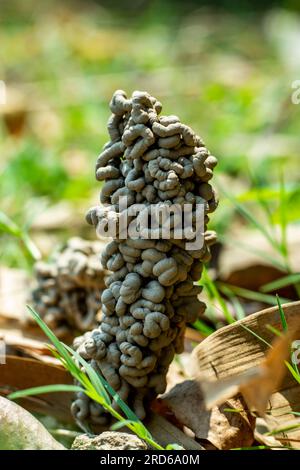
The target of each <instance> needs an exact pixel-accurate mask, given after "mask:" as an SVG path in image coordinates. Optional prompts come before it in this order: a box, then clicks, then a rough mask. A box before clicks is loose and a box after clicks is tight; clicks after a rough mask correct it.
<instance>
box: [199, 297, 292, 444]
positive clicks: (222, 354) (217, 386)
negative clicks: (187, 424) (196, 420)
mask: <svg viewBox="0 0 300 470" xmlns="http://www.w3.org/2000/svg"><path fill="white" fill-rule="evenodd" d="M283 309H284V313H285V317H286V320H287V324H288V329H289V332H290V333H291V334H292V335H293V336H294V335H295V336H294V337H295V338H297V337H300V335H299V333H300V332H299V326H300V325H299V323H300V302H293V303H290V304H287V305H283ZM268 325H271V326H273V327H274V328H277V329H279V330H282V325H281V319H280V314H279V311H278V308H277V307H273V308H269V309H266V310H263V311H261V312H257V313H255V314H252V315H250V316H248V317H246V318H244V319H243V320H240V321H238V322H236V323H234V324H231V325H228V326H226V327H224V328H221V329H220V330H218V331H217V332H215V333H213V334H212V335H211V336H209V337H208V338H207V339H205V340H204V341H203V342H202V343H200V344H199V345H198V346H197V347H196V348H195V350H194V352H193V360H194V365H195V371H194V372H196V375H197V376H198V375H199V376H202V377H205V378H206V380H208V381H215V383H214V384H213V385H212V386H211V387H210V390H211V397H212V398H217V395H220V394H222V393H223V400H224V399H225V397H228V394H229V390H230V387H231V390H230V394H232V393H234V391H237V390H241V387H242V388H243V386H245V384H246V389H244V395H245V397H246V399H247V401H248V402H249V404H250V405H251V406H252V407H255V408H256V409H257V410H258V411H259V412H260V413H262V412H263V410H265V407H266V403H267V410H266V412H267V414H268V418H270V417H272V418H274V419H275V420H276V426H277V427H281V428H282V427H284V426H285V423H287V422H290V421H294V422H295V421H296V417H295V415H294V414H293V412H294V411H299V409H300V393H299V391H300V389H299V384H298V383H297V382H296V381H295V379H294V378H293V377H292V375H291V374H290V373H287V374H286V375H285V376H284V378H283V375H284V373H285V365H284V359H286V358H287V357H288V355H289V349H288V346H287V345H288V344H289V342H290V340H291V339H290V338H288V336H285V337H284V338H282V339H280V340H278V342H276V344H275V345H274V346H275V347H274V348H273V349H272V351H270V349H269V346H268V345H267V344H265V343H264V342H262V341H260V340H259V339H258V338H257V337H255V336H254V335H253V333H255V334H256V335H259V336H260V337H261V338H263V339H264V340H265V341H267V342H268V343H271V342H272V341H273V340H274V334H273V333H272V332H271V331H270V329H269V328H268ZM249 330H251V332H252V333H251V332H250V331H249ZM282 378H283V381H282ZM281 381H282V384H281V385H279V383H280V382H281ZM247 384H248V385H249V384H251V387H252V388H251V387H250V386H247ZM204 386H205V384H204ZM226 389H227V391H228V393H227V392H226V394H225V393H224V390H225V391H226ZM274 389H275V392H274V393H272V390H274ZM271 393H272V394H271ZM213 395H214V397H213ZM212 401H213V400H212ZM289 435H290V433H289ZM291 436H293V439H296V440H297V439H300V430H299V429H298V430H294V431H293V433H291Z"/></svg>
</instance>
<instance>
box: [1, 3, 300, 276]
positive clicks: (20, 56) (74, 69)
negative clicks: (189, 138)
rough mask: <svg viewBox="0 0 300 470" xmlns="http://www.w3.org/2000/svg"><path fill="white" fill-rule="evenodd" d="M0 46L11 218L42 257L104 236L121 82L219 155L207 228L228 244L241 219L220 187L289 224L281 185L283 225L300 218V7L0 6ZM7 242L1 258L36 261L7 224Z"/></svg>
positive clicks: (4, 177) (5, 188)
mask: <svg viewBox="0 0 300 470" xmlns="http://www.w3.org/2000/svg"><path fill="white" fill-rule="evenodd" d="M0 45H1V47H0V80H3V81H4V82H5V84H6V86H7V103H6V104H5V105H2V106H0V117H1V120H0V142H1V144H0V145H1V147H0V150H1V152H0V199H1V211H2V212H3V213H5V214H6V215H7V216H9V218H10V219H11V220H12V221H13V222H14V223H16V224H17V226H18V227H21V229H22V230H23V229H24V230H30V233H31V235H32V237H33V239H34V240H35V241H36V243H37V245H38V247H39V248H40V249H41V251H42V253H43V254H45V255H47V254H48V253H49V252H50V251H51V249H52V248H53V247H54V246H55V245H56V244H57V242H59V241H61V240H64V239H65V238H66V237H68V236H70V235H78V234H79V235H84V236H87V237H89V238H94V237H95V235H94V230H93V229H91V228H89V227H88V226H87V225H86V223H85V221H84V214H85V212H86V210H87V209H88V208H89V207H90V206H91V205H95V203H96V202H97V200H98V192H99V186H98V184H97V183H96V181H95V179H94V164H95V160H96V157H97V154H98V153H99V152H100V150H101V147H102V145H103V144H104V143H105V142H106V140H107V131H106V121H107V118H108V115H109V110H108V101H109V100H110V97H111V95H112V93H113V91H114V90H115V89H120V88H121V89H124V90H126V91H127V92H128V94H131V92H132V91H133V90H135V89H141V90H147V91H149V92H150V93H151V94H153V95H154V96H156V97H157V98H158V99H159V100H161V101H162V103H163V112H164V114H167V113H170V114H176V115H179V116H180V118H181V120H182V121H183V122H186V123H187V124H189V125H191V126H192V127H193V128H194V129H195V130H196V131H197V133H199V134H200V135H201V136H202V137H203V139H204V141H205V142H206V144H207V146H208V148H209V149H210V151H211V152H212V153H213V154H215V155H216V156H217V157H218V158H219V166H218V169H217V176H216V184H217V185H219V187H220V188H221V204H220V207H219V209H218V211H217V212H216V214H215V215H214V216H213V218H212V223H211V227H212V228H216V229H217V230H218V231H219V233H220V235H221V236H222V235H226V234H227V233H229V230H230V227H232V225H234V224H237V225H245V220H242V219H241V216H240V214H238V211H237V210H236V209H237V208H236V205H235V204H232V199H231V197H227V196H225V195H224V194H223V196H222V191H223V190H224V191H225V193H226V194H227V193H230V194H233V195H234V198H235V201H236V200H238V201H242V203H243V204H244V205H245V206H247V208H249V210H250V211H252V212H251V213H252V214H253V215H254V217H255V218H257V220H259V218H260V216H261V214H260V212H261V207H262V206H261V205H259V204H258V203H257V201H258V196H259V198H260V200H261V201H263V204H264V203H265V202H266V203H267V204H268V207H269V209H268V210H269V212H270V217H271V222H272V223H273V224H274V226H276V225H278V224H279V225H280V214H281V212H282V205H281V204H280V201H279V199H280V198H279V195H280V187H281V186H280V179H281V180H282V179H283V178H284V182H285V205H284V210H285V219H286V220H285V222H286V223H293V224H295V223H297V222H298V221H299V218H300V217H299V215H300V186H299V133H300V106H296V105H294V104H292V102H291V95H292V92H293V90H292V83H293V82H294V81H295V80H297V79H300V47H299V45H300V5H298V4H297V2H293V1H285V2H284V1H281V2H280V1H278V2H269V3H266V4H264V6H262V5H261V2H258V1H254V2H251V5H250V3H248V4H247V3H245V5H243V4H242V3H241V2H226V1H223V2H218V1H213V2H199V1H198V2H197V1H195V0H194V1H185V2H180V1H175V2H174V1H171V0H169V1H168V0H167V1H143V0H131V1H130V2H129V1H123V2H118V1H116V0H115V1H112V2H111V1H108V0H106V1H90V0H88V1H84V2H83V1H82V2H79V1H78V2H71V1H65V2H59V1H55V0H52V1H48V0H44V1H43V2H34V1H32V0H27V1H26V2H25V1H21V0H10V1H5V0H4V1H3V0H1V1H0ZM280 211H281V212H280ZM0 222H1V221H0ZM6 232H7V231H6ZM0 244H1V249H0V256H1V258H0V263H1V264H5V265H8V266H13V267H31V266H32V260H31V259H30V258H29V257H28V256H27V255H26V252H24V250H23V248H22V243H16V240H15V239H13V238H12V237H11V236H10V235H9V234H8V233H5V230H3V231H2V232H1V233H0Z"/></svg>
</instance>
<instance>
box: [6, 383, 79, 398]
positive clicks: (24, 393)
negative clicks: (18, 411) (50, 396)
mask: <svg viewBox="0 0 300 470" xmlns="http://www.w3.org/2000/svg"><path fill="white" fill-rule="evenodd" d="M54 392H72V393H77V392H84V389H83V388H81V387H78V386H76V385H67V384H54V385H43V386H41V387H32V388H27V389H25V390H20V391H17V392H13V393H11V394H9V395H8V397H7V398H9V400H15V399H17V398H23V397H28V396H31V395H42V394H44V393H54Z"/></svg>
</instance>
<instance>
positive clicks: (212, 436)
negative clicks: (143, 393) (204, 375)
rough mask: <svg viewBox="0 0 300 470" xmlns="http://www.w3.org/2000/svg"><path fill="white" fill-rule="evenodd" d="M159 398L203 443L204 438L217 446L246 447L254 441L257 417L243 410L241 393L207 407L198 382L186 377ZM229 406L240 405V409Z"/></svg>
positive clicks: (220, 447) (229, 447)
mask: <svg viewBox="0 0 300 470" xmlns="http://www.w3.org/2000/svg"><path fill="white" fill-rule="evenodd" d="M159 402H160V403H161V404H162V405H163V406H165V407H166V409H167V410H168V413H170V412H171V413H172V414H173V416H174V417H175V418H176V420H177V421H178V422H179V423H180V424H181V425H184V426H186V427H187V428H188V429H190V430H191V431H193V433H194V434H195V437H196V438H197V439H199V440H200V441H201V442H202V443H203V445H204V443H205V441H206V442H207V441H208V442H209V443H211V444H212V445H213V446H215V447H216V448H217V449H222V450H226V449H232V448H236V447H247V446H250V445H251V444H252V443H253V440H254V437H253V430H254V426H255V419H254V418H253V417H252V416H251V415H250V413H247V412H246V411H244V408H245V404H244V401H243V400H242V398H241V397H235V398H232V399H230V400H228V401H227V402H226V404H224V405H222V406H215V407H214V408H213V409H211V410H207V408H206V406H205V401H204V395H203V392H202V389H201V386H200V384H199V382H197V381H196V380H186V381H185V382H182V383H180V384H178V385H176V386H175V387H174V388H172V390H170V391H169V392H168V393H165V394H164V395H162V396H161V397H160V399H159ZM226 409H239V410H242V411H241V412H240V413H236V412H232V411H228V410H226Z"/></svg>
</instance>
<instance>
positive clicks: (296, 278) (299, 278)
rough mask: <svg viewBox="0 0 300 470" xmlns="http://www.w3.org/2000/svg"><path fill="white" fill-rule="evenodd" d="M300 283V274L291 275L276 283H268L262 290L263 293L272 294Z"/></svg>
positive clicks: (277, 280)
mask: <svg viewBox="0 0 300 470" xmlns="http://www.w3.org/2000/svg"><path fill="white" fill-rule="evenodd" d="M298 282H300V273H295V274H289V275H287V276H283V277H281V278H280V279H276V281H272V282H268V283H267V284H264V285H263V286H262V287H261V288H260V290H261V292H271V291H274V290H276V289H281V288H283V287H286V286H290V285H293V284H296V283H298Z"/></svg>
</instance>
